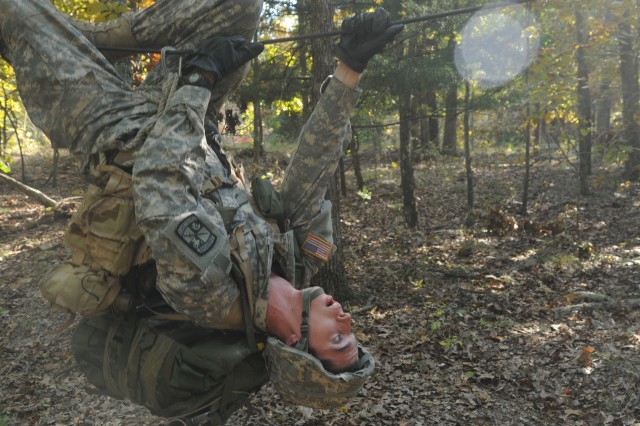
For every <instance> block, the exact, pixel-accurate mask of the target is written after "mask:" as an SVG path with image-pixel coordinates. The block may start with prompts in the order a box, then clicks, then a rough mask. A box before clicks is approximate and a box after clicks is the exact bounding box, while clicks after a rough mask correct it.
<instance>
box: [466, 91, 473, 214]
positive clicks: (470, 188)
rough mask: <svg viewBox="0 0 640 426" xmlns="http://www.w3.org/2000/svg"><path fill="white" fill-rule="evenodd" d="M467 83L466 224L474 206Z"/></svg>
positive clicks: (469, 103) (469, 106)
mask: <svg viewBox="0 0 640 426" xmlns="http://www.w3.org/2000/svg"><path fill="white" fill-rule="evenodd" d="M470 92H471V90H470V88H469V82H468V81H465V82H464V160H465V161H464V163H465V167H466V172H467V213H468V216H467V222H468V223H469V221H470V218H471V217H472V215H471V213H472V212H473V207H474V204H475V191H474V179H473V167H472V164H471V160H472V158H471V130H470V129H471V126H470V120H471V102H470Z"/></svg>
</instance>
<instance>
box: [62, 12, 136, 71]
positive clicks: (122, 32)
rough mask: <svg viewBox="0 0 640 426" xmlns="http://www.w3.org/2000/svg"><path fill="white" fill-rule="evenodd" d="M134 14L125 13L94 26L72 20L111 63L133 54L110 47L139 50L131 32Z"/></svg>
mask: <svg viewBox="0 0 640 426" xmlns="http://www.w3.org/2000/svg"><path fill="white" fill-rule="evenodd" d="M132 20H133V14H131V13H125V14H122V15H120V16H119V17H118V18H116V19H114V20H111V21H106V22H101V23H99V24H92V23H90V22H84V21H78V20H76V19H71V25H73V26H74V27H75V28H76V29H78V30H80V32H81V33H82V34H83V35H84V36H85V37H86V38H87V39H88V40H89V41H90V42H91V43H92V44H93V45H94V46H97V47H99V48H103V49H100V50H101V51H102V53H103V54H104V56H105V57H106V58H107V59H108V60H109V61H111V62H113V61H115V60H116V59H118V58H122V57H124V56H128V55H131V52H125V51H118V50H109V49H106V48H108V47H114V48H137V47H139V46H138V42H137V41H136V38H135V36H134V35H133V31H132V30H131V26H132Z"/></svg>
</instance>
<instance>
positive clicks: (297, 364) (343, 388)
mask: <svg viewBox="0 0 640 426" xmlns="http://www.w3.org/2000/svg"><path fill="white" fill-rule="evenodd" d="M302 294H303V307H302V309H303V314H302V327H301V329H302V339H301V343H302V344H298V345H297V346H296V347H295V348H292V347H290V346H287V345H286V344H284V343H283V342H282V341H280V340H278V339H276V338H274V337H269V338H268V340H267V346H266V348H265V351H264V355H265V357H266V359H267V364H268V366H269V374H270V381H271V383H272V384H273V386H274V387H275V389H276V390H277V391H278V393H279V394H280V395H281V396H282V397H283V398H284V399H285V400H287V401H289V402H291V403H294V404H299V405H304V406H307V407H311V408H320V409H328V408H336V407H339V406H341V405H343V404H345V403H347V402H348V401H349V400H350V399H351V398H353V397H355V396H356V395H357V394H358V392H360V389H362V386H363V385H364V382H365V381H366V379H367V377H369V376H370V375H371V374H372V373H373V369H374V367H375V361H374V359H373V356H371V354H370V353H369V352H368V351H367V350H366V349H365V348H364V347H362V345H360V344H358V365H357V367H356V368H354V370H353V371H349V372H343V373H335V374H334V373H331V372H330V371H327V370H326V369H325V368H324V367H323V365H322V363H321V362H320V360H319V359H318V358H316V357H314V356H313V355H311V354H309V353H308V332H309V327H308V319H309V307H310V301H311V299H313V298H314V297H317V296H318V295H319V294H322V292H321V291H320V292H318V291H317V290H315V289H306V290H303V293H302Z"/></svg>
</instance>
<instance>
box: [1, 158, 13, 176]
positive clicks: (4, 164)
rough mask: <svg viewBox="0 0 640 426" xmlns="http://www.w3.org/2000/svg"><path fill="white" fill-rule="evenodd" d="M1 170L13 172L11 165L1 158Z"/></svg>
mask: <svg viewBox="0 0 640 426" xmlns="http://www.w3.org/2000/svg"><path fill="white" fill-rule="evenodd" d="M0 172H2V173H5V174H8V173H11V167H9V165H8V164H6V163H5V162H4V161H2V160H0Z"/></svg>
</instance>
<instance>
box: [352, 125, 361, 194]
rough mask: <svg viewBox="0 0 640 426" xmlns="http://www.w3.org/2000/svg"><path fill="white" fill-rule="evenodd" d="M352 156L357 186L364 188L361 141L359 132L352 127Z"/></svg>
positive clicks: (359, 188) (359, 189)
mask: <svg viewBox="0 0 640 426" xmlns="http://www.w3.org/2000/svg"><path fill="white" fill-rule="evenodd" d="M351 158H352V160H353V174H354V175H355V176H356V187H357V188H358V191H362V190H363V189H364V178H363V177H362V168H361V166H360V141H359V139H358V132H357V131H356V130H355V129H354V128H353V127H352V128H351Z"/></svg>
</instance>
